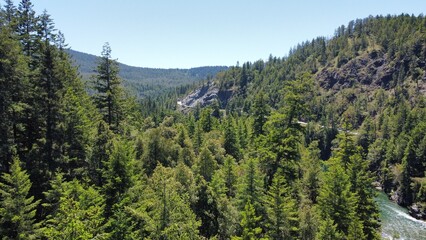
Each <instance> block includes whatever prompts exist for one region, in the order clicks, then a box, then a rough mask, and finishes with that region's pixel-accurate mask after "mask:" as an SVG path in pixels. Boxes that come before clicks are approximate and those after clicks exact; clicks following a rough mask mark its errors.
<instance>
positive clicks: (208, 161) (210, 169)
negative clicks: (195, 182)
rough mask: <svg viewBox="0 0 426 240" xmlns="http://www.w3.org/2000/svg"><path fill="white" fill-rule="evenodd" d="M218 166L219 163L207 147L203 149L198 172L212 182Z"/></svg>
mask: <svg viewBox="0 0 426 240" xmlns="http://www.w3.org/2000/svg"><path fill="white" fill-rule="evenodd" d="M216 168H217V163H216V161H215V159H214V158H213V155H212V153H211V152H210V150H209V149H208V148H207V147H204V148H203V149H202V150H201V153H200V156H199V160H198V163H197V170H198V173H199V174H200V175H201V176H202V177H203V178H204V179H205V180H206V181H207V182H210V181H211V179H212V176H213V173H214V171H215V170H216Z"/></svg>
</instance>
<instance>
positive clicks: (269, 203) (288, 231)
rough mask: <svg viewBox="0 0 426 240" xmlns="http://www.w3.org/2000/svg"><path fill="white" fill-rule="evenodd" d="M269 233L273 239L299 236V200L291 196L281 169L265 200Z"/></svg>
mask: <svg viewBox="0 0 426 240" xmlns="http://www.w3.org/2000/svg"><path fill="white" fill-rule="evenodd" d="M264 204H265V208H266V213H267V216H268V218H267V228H268V235H269V237H271V238H272V239H296V238H297V236H298V219H297V218H298V214H297V211H296V210H297V202H296V200H295V199H293V198H292V196H291V189H290V188H289V187H288V186H287V183H286V182H285V179H284V177H283V176H282V173H281V171H278V172H276V173H275V175H274V179H273V180H272V185H271V186H270V187H269V190H268V192H267V194H266V196H265V200H264Z"/></svg>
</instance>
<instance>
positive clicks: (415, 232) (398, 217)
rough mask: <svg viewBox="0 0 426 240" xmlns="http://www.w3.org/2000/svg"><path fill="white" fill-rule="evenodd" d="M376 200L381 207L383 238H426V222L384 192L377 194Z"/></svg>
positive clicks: (416, 239)
mask: <svg viewBox="0 0 426 240" xmlns="http://www.w3.org/2000/svg"><path fill="white" fill-rule="evenodd" d="M376 201H377V203H378V205H379V209H380V220H381V221H382V237H383V239H401V240H402V239H404V240H408V239H412V240H425V239H426V222H424V221H421V220H417V219H415V218H413V217H411V216H410V215H409V214H408V211H407V209H405V208H403V207H400V206H399V205H398V204H396V203H394V202H392V201H390V200H389V199H388V197H387V196H386V194H384V193H383V192H379V193H378V194H377V197H376Z"/></svg>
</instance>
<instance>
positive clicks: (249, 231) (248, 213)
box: [232, 201, 262, 240]
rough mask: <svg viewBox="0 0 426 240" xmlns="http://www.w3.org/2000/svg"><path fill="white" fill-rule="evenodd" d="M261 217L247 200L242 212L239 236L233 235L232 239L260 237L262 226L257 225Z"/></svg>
mask: <svg viewBox="0 0 426 240" xmlns="http://www.w3.org/2000/svg"><path fill="white" fill-rule="evenodd" d="M260 220H261V217H260V216H257V215H256V211H255V209H254V207H253V205H252V204H251V203H250V201H249V202H247V203H246V205H245V207H244V211H243V212H242V219H241V228H242V234H241V237H233V238H232V239H233V240H255V239H261V233H262V228H261V227H260V226H259V223H260Z"/></svg>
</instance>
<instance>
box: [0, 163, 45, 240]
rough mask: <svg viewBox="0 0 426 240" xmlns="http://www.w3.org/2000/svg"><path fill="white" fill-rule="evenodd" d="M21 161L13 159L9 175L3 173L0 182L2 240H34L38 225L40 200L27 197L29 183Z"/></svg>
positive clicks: (36, 235) (0, 232)
mask: <svg viewBox="0 0 426 240" xmlns="http://www.w3.org/2000/svg"><path fill="white" fill-rule="evenodd" d="M20 165H21V161H20V160H19V159H18V158H17V157H14V158H13V162H12V165H11V166H10V173H3V175H2V179H1V182H0V235H1V236H2V238H3V239H36V238H37V237H38V236H39V224H37V223H35V215H36V209H37V207H38V205H39V203H40V200H37V201H34V197H33V196H29V191H30V188H31V181H30V179H29V177H28V174H27V172H26V171H25V170H23V169H22V168H21V166H20Z"/></svg>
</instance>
